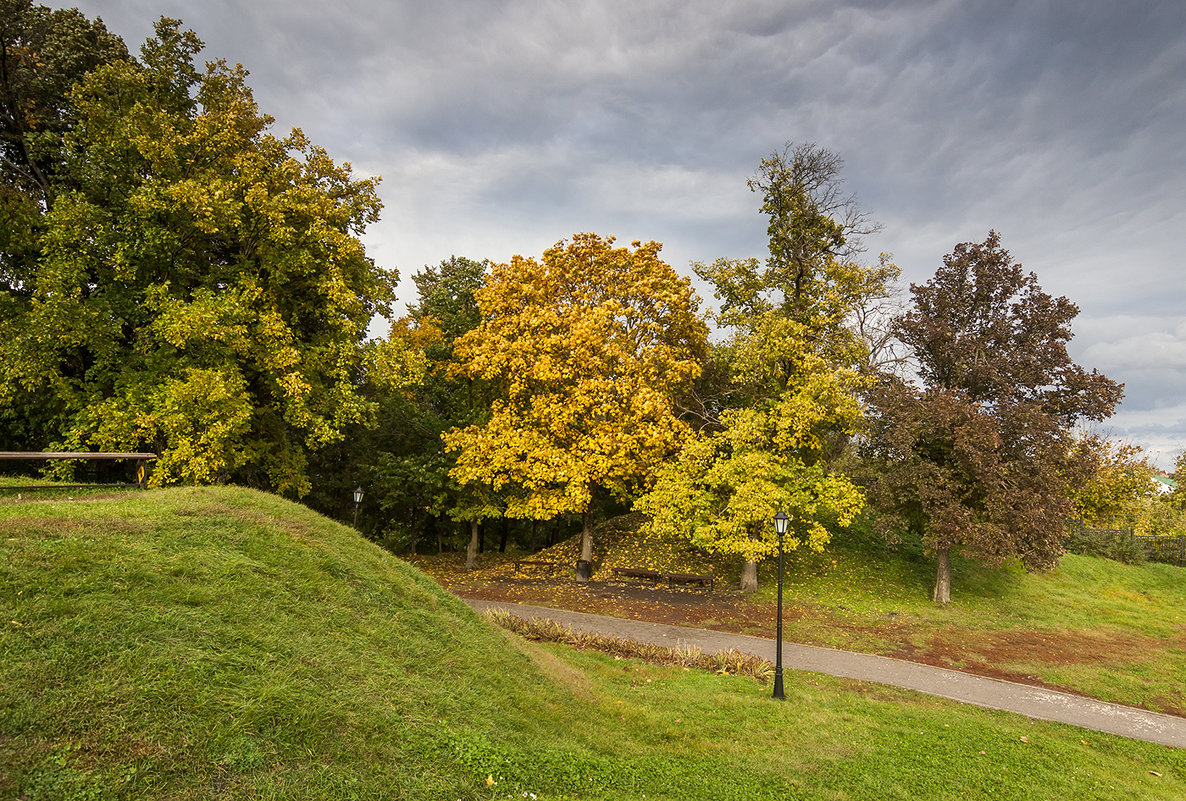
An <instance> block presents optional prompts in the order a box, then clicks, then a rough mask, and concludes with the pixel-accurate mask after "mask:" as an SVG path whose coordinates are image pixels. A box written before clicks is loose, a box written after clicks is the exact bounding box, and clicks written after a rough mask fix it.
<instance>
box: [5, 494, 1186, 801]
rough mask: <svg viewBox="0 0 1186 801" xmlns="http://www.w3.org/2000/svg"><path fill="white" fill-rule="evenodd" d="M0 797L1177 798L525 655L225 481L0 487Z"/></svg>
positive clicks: (1104, 759) (1007, 728) (1081, 754)
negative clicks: (83, 491)
mask: <svg viewBox="0 0 1186 801" xmlns="http://www.w3.org/2000/svg"><path fill="white" fill-rule="evenodd" d="M0 655H2V658H0V798H2V799H24V800H26V801H35V800H36V799H106V798H112V799H122V798H128V799H133V798H135V799H140V798H154V799H206V798H228V799H230V798H234V799H243V798H247V799H255V798H259V799H263V798H268V799H272V798H294V799H296V798H329V799H333V798H360V799H372V798H409V799H438V798H443V799H454V798H465V799H477V798H482V799H493V798H532V797H538V798H641V797H643V796H644V795H645V796H646V797H647V798H650V799H655V798H673V799H674V798H739V799H742V798H829V799H850V798H853V799H855V798H960V799H967V798H982V797H983V798H989V797H991V798H1019V799H1020V798H1025V799H1029V798H1040V797H1050V798H1070V797H1074V798H1114V797H1121V796H1128V797H1131V798H1166V799H1169V798H1181V797H1186V754H1183V752H1181V751H1179V750H1172V749H1166V748H1163V747H1158V746H1153V745H1149V744H1144V743H1137V742H1131V741H1126V740H1123V739H1120V738H1115V737H1107V736H1103V735H1094V734H1090V733H1087V732H1083V731H1081V730H1077V729H1074V728H1071V727H1067V726H1059V725H1054V724H1042V723H1037V724H1035V723H1031V722H1029V721H1027V720H1025V719H1024V718H1019V717H1017V716H1012V715H1006V714H1003V713H992V712H986V711H983V710H976V709H970V708H967V707H962V706H959V705H956V704H952V703H949V702H944V701H940V700H937V699H929V698H923V697H920V696H917V695H914V694H911V693H908V692H905V691H896V690H890V689H886V688H881V687H877V686H873V685H862V684H859V683H853V682H846V681H842V680H832V679H828V678H825V677H819V676H803V677H797V678H796V679H794V680H792V681H790V682H788V687H787V696H788V700H789V703H786V704H779V703H775V702H773V701H771V700H770V699H769V697H768V695H769V687H768V686H763V685H760V684H757V683H755V682H753V681H752V680H749V679H742V678H738V677H733V676H716V675H712V674H707V673H701V672H697V671H685V670H682V669H678V668H659V667H652V666H648V665H644V664H640V663H635V662H632V661H630V660H614V659H613V658H612V657H608V656H605V655H601V654H595V653H582V652H573V651H571V650H569V649H565V648H561V647H552V646H537V645H534V644H530V643H527V642H525V641H523V640H521V639H519V638H517V637H514V636H511V635H507V634H504V633H502V632H501V631H500V630H498V629H496V628H495V627H493V626H492V625H490V624H489V623H487V622H486V621H484V620H482V619H480V618H478V617H476V616H474V615H473V614H472V613H471V612H470V611H469V610H468V609H467V608H465V607H464V606H463V605H462V604H460V603H459V602H458V601H456V600H455V599H453V598H452V597H450V596H449V595H447V594H446V593H444V592H443V591H442V590H441V589H440V588H439V587H438V586H437V585H436V584H435V583H434V582H432V581H431V580H430V579H428V578H426V577H425V576H424V575H422V574H421V573H419V572H418V571H417V570H415V569H414V568H412V567H410V566H408V565H406V564H405V563H403V562H401V561H400V560H398V559H395V558H393V557H391V556H390V555H389V554H387V553H385V552H383V551H382V550H380V549H379V548H377V547H374V546H373V545H371V544H369V543H367V542H365V541H363V540H361V539H360V538H358V537H357V536H356V535H355V534H354V532H352V531H351V530H349V529H347V528H344V527H342V526H340V525H338V524H336V523H333V522H331V521H329V520H326V519H325V518H322V517H320V516H318V515H316V514H314V513H312V512H310V511H308V510H306V509H304V508H303V507H300V506H297V505H294V504H290V503H287V502H284V501H281V500H279V499H277V498H274V497H272V496H268V495H263V494H260V493H256V492H251V491H247V490H241V489H185V490H170V491H154V492H148V493H130V494H125V495H120V496H112V497H110V498H104V497H89V498H85V499H81V500H80V499H76V500H73V501H70V500H66V499H63V498H60V497H58V498H53V499H47V500H35V501H30V499H29V498H28V497H26V498H25V499H24V500H23V501H20V502H17V501H15V500H14V499H7V500H3V501H0Z"/></svg>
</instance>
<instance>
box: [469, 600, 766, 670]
mask: <svg viewBox="0 0 1186 801" xmlns="http://www.w3.org/2000/svg"><path fill="white" fill-rule="evenodd" d="M485 615H486V617H488V618H490V620H492V621H493V622H494V623H497V624H498V625H499V626H502V627H503V628H505V629H508V630H509V631H513V632H515V633H516V634H518V635H520V636H521V637H525V638H527V639H529V640H536V641H537V642H556V643H561V644H563V645H571V646H572V647H574V648H579V649H589V650H594V651H602V652H603V653H607V654H613V655H614V656H620V657H623V658H626V659H641V660H643V661H646V662H650V663H652V664H656V665H675V666H678V667H687V668H699V669H700V670H708V671H711V672H713V673H719V674H721V675H726V676H728V675H732V676H749V677H750V678H752V679H755V680H756V681H759V682H762V683H765V682H767V681H769V680H770V678H771V676H773V675H774V666H773V665H771V664H770V663H769V662H767V661H766V660H765V659H762V658H760V657H757V656H753V655H752V654H745V653H742V652H740V651H736V650H734V649H732V648H730V649H728V650H726V651H718V652H717V653H715V654H705V653H702V652H701V651H700V649H699V648H693V647H686V648H664V647H663V646H660V645H652V644H650V643H641V642H635V641H634V640H627V639H622V638H621V637H610V636H607V635H603V634H588V633H584V632H578V631H573V630H572V628H571V627H570V626H565V625H563V624H562V623H557V622H556V621H554V620H545V619H542V618H538V617H532V618H522V617H519V616H518V615H514V614H511V613H510V612H507V611H506V610H504V609H488V610H486V612H485Z"/></svg>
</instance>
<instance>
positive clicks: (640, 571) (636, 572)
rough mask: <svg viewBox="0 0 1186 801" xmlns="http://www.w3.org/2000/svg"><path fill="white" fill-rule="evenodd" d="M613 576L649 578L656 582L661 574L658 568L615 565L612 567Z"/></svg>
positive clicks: (661, 576)
mask: <svg viewBox="0 0 1186 801" xmlns="http://www.w3.org/2000/svg"><path fill="white" fill-rule="evenodd" d="M613 571H614V575H615V576H625V577H626V578H638V579H649V580H651V581H653V582H655V583H656V584H658V583H659V579H661V578H663V575H662V574H661V573H660V572H659V571H658V570H647V569H646V568H642V567H615V568H613Z"/></svg>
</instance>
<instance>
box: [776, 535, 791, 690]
mask: <svg viewBox="0 0 1186 801" xmlns="http://www.w3.org/2000/svg"><path fill="white" fill-rule="evenodd" d="M790 522H791V518H789V517H787V515H786V512H782V511H780V512H779V513H778V514H776V515H775V516H774V530H775V531H777V532H778V625H777V631H778V636H777V637H776V638H775V646H774V649H775V650H774V697H775V698H777V699H779V700H784V699H785V698H786V696H785V695H783V693H782V535H783V534H786V533H787V524H788V523H790Z"/></svg>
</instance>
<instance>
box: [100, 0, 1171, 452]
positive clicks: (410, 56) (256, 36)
mask: <svg viewBox="0 0 1186 801" xmlns="http://www.w3.org/2000/svg"><path fill="white" fill-rule="evenodd" d="M79 6H80V8H82V10H83V11H84V12H85V13H87V14H88V15H91V16H102V17H103V18H104V20H105V21H106V22H107V24H108V26H109V27H111V28H112V29H113V30H114V31H116V32H117V33H119V34H121V35H123V36H124V38H125V40H126V41H127V42H128V44H129V46H130V47H133V48H135V47H138V46H139V43H140V42H141V41H142V40H143V39H144V37H145V36H147V35H148V34H149V33H150V31H151V23H152V21H153V20H154V19H155V18H157V17H158V16H161V15H166V16H172V17H179V18H181V19H183V20H184V21H185V22H186V24H187V25H188V26H189V27H191V28H193V29H194V30H196V31H197V32H198V34H199V35H200V36H202V37H203V39H204V40H205V41H206V42H207V45H208V47H207V55H208V56H209V57H211V58H216V57H218V58H225V59H227V60H228V61H231V62H241V63H243V65H244V66H246V67H247V68H248V69H249V70H251V72H252V76H253V77H252V79H251V81H252V86H253V87H254V88H255V90H256V94H257V98H258V99H259V101H260V105H261V107H262V108H263V109H264V110H266V111H268V112H269V113H271V114H272V115H274V116H275V117H276V118H277V127H278V128H280V129H281V130H284V129H286V128H287V127H290V126H300V127H301V128H303V129H304V130H305V132H306V133H308V134H309V135H310V137H311V138H312V139H313V140H314V141H315V142H317V143H319V144H321V145H323V146H325V147H326V148H327V149H328V150H329V151H330V153H331V155H333V156H334V157H335V158H336V159H338V160H342V161H351V162H353V163H354V165H355V167H356V168H357V169H359V170H360V171H361V172H364V173H367V174H378V175H382V176H383V177H384V183H383V186H382V194H383V197H384V200H385V203H386V211H385V213H384V219H383V221H382V222H381V223H379V224H378V225H376V226H374V228H373V229H372V231H371V232H370V233H369V235H368V242H369V245H370V247H371V250H372V253H373V255H374V256H375V257H376V258H378V259H379V260H380V261H381V262H383V263H384V264H387V265H388V266H396V267H398V268H399V269H400V270H401V273H402V275H403V276H404V277H405V278H407V277H409V276H410V275H411V274H412V273H413V272H415V271H416V270H417V269H419V268H420V267H421V266H422V265H424V264H426V263H435V262H436V261H439V260H440V259H442V258H446V257H448V256H449V255H451V254H458V255H467V256H471V257H475V258H484V257H489V258H492V259H495V260H505V259H507V258H509V257H510V256H511V255H512V254H513V253H524V254H538V253H539V252H540V251H541V250H542V249H543V248H544V247H546V246H548V245H550V244H552V243H554V242H555V241H557V240H558V239H561V238H564V237H567V236H569V235H571V234H572V233H573V232H576V231H585V230H592V231H597V232H598V233H603V234H615V235H617V236H618V237H619V239H620V240H624V241H630V240H632V239H657V240H660V241H662V242H664V243H665V250H664V252H665V254H666V255H667V257H668V259H669V261H671V263H672V264H673V265H675V266H676V267H677V268H680V269H686V268H687V264H688V263H689V261H691V260H711V259H713V258H716V257H718V256H738V257H742V256H760V255H762V253H763V251H764V244H765V243H764V229H765V226H764V224H763V220H762V219H761V217H760V216H759V214H758V211H757V206H758V200H757V198H756V197H755V196H753V195H752V194H750V193H749V191H748V190H747V189H746V186H745V179H746V177H747V176H749V175H750V174H752V172H753V171H754V169H755V167H756V166H757V163H758V160H759V159H760V158H761V157H762V156H764V155H766V154H768V153H770V152H772V151H774V150H776V149H779V148H781V146H782V145H783V143H784V142H786V141H788V140H794V141H814V142H817V143H819V144H821V145H823V146H824V147H827V148H828V149H830V150H833V151H834V152H837V153H839V154H841V155H842V156H843V157H844V158H845V160H846V168H845V176H846V178H847V181H848V188H849V189H851V190H852V191H853V192H855V193H856V194H857V195H859V197H860V198H861V201H862V204H863V205H864V206H865V207H866V208H868V209H869V211H870V212H871V213H872V215H873V216H874V218H876V219H879V220H880V221H882V222H883V223H884V224H885V228H884V231H883V233H881V234H880V235H878V236H876V237H874V238H873V239H872V240H871V241H870V243H869V244H870V246H871V248H872V249H873V250H875V251H876V250H884V251H891V252H893V253H894V254H895V257H896V260H897V261H898V263H899V264H900V265H901V266H902V267H903V270H904V273H905V276H906V278H907V280H909V281H915V282H921V281H925V280H926V279H927V278H928V277H929V276H930V275H931V274H932V273H933V271H934V269H935V267H936V266H938V264H939V263H940V259H941V258H942V256H943V254H945V253H947V252H949V251H950V250H951V248H952V246H953V245H955V244H956V243H957V242H961V241H970V240H982V239H983V238H984V236H985V235H986V234H987V232H988V230H989V229H990V228H993V229H996V230H998V231H1000V232H1001V235H1002V237H1003V241H1004V244H1005V246H1006V247H1007V248H1009V250H1010V251H1011V252H1012V253H1013V255H1014V257H1015V258H1016V259H1017V260H1018V261H1020V262H1022V263H1023V264H1024V265H1025V266H1026V268H1027V269H1030V270H1033V271H1035V272H1037V274H1038V277H1039V280H1040V282H1041V283H1042V285H1043V287H1044V288H1046V289H1047V291H1050V292H1052V293H1055V294H1061V295H1066V296H1068V297H1070V298H1071V299H1072V300H1074V301H1075V302H1076V303H1078V304H1079V306H1080V308H1081V316H1080V319H1079V321H1078V325H1077V326H1076V330H1077V332H1078V338H1077V339H1076V342H1075V348H1074V353H1075V355H1076V357H1077V358H1079V359H1080V360H1081V361H1082V362H1083V363H1084V364H1085V365H1086V366H1089V367H1097V368H1099V369H1101V370H1103V371H1104V372H1106V373H1108V374H1109V375H1110V376H1111V377H1113V378H1115V379H1117V380H1120V381H1124V382H1125V383H1126V385H1127V390H1128V396H1127V399H1126V400H1125V403H1124V405H1123V407H1122V409H1121V411H1120V413H1119V414H1118V415H1117V416H1116V417H1115V418H1114V419H1113V420H1112V421H1111V422H1110V425H1111V426H1112V429H1111V430H1112V433H1113V434H1114V435H1116V436H1121V437H1126V438H1131V439H1132V440H1134V441H1136V442H1138V443H1139V444H1143V445H1145V446H1146V447H1148V448H1150V449H1151V451H1152V455H1153V456H1155V458H1156V459H1157V461H1158V462H1159V463H1161V464H1163V465H1165V466H1169V465H1170V464H1172V461H1173V457H1174V455H1176V453H1177V452H1178V451H1179V450H1181V449H1182V447H1183V445H1186V405H1184V403H1183V400H1182V399H1183V398H1186V394H1184V393H1183V390H1186V378H1184V375H1186V364H1183V354H1184V353H1186V329H1184V327H1183V324H1182V320H1183V315H1182V312H1181V303H1182V300H1183V293H1182V292H1181V291H1180V290H1179V285H1180V284H1179V276H1180V275H1181V273H1182V270H1181V267H1180V259H1181V257H1180V255H1179V253H1180V251H1179V249H1178V247H1177V245H1178V239H1179V238H1180V235H1181V232H1182V231H1183V230H1186V145H1184V144H1183V143H1184V142H1186V140H1184V139H1183V136H1182V131H1183V130H1186V81H1183V80H1182V78H1183V76H1184V75H1186V4H1182V3H1179V2H1172V1H1171V2H1146V3H1139V4H1126V3H1115V2H1112V1H1111V0H1066V1H1065V2H1053V3H1041V4H1037V3H1027V2H1012V3H1010V2H1003V1H1002V0H994V1H993V2H988V1H987V0H985V2H964V1H963V0H901V1H899V2H894V1H893V0H886V1H885V2H879V1H878V0H864V1H863V2H848V3H836V2H831V0H818V1H816V2H812V1H808V0H802V1H800V2H791V3H788V2H785V0H784V1H781V2H727V3H721V2H719V0H718V1H717V2H695V1H693V2H676V1H675V0H670V1H667V0H657V1H656V2H646V3H639V2H637V1H636V0H634V1H632V2H623V1H619V0H601V1H600V2H598V1H596V0H594V1H592V2H585V3H579V4H576V3H564V2H557V1H553V2H548V1H547V0H534V1H532V2H527V1H526V0H501V1H499V2H488V1H487V0H473V1H472V2H466V1H464V0H454V1H453V2H450V1H449V0H445V1H444V2H438V3H431V4H429V3H414V2H410V0H404V2H396V3H392V2H388V1H387V0H346V2H338V3H332V4H330V3H324V2H312V1H311V0H283V2H282V1H281V0H254V1H253V2H251V3H243V2H231V0H206V1H205V2H202V3H199V4H193V3H188V2H179V0H84V2H81V3H80V4H79ZM404 286H405V290H404V291H405V292H411V291H412V285H411V282H410V281H406V282H405V285H404Z"/></svg>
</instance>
